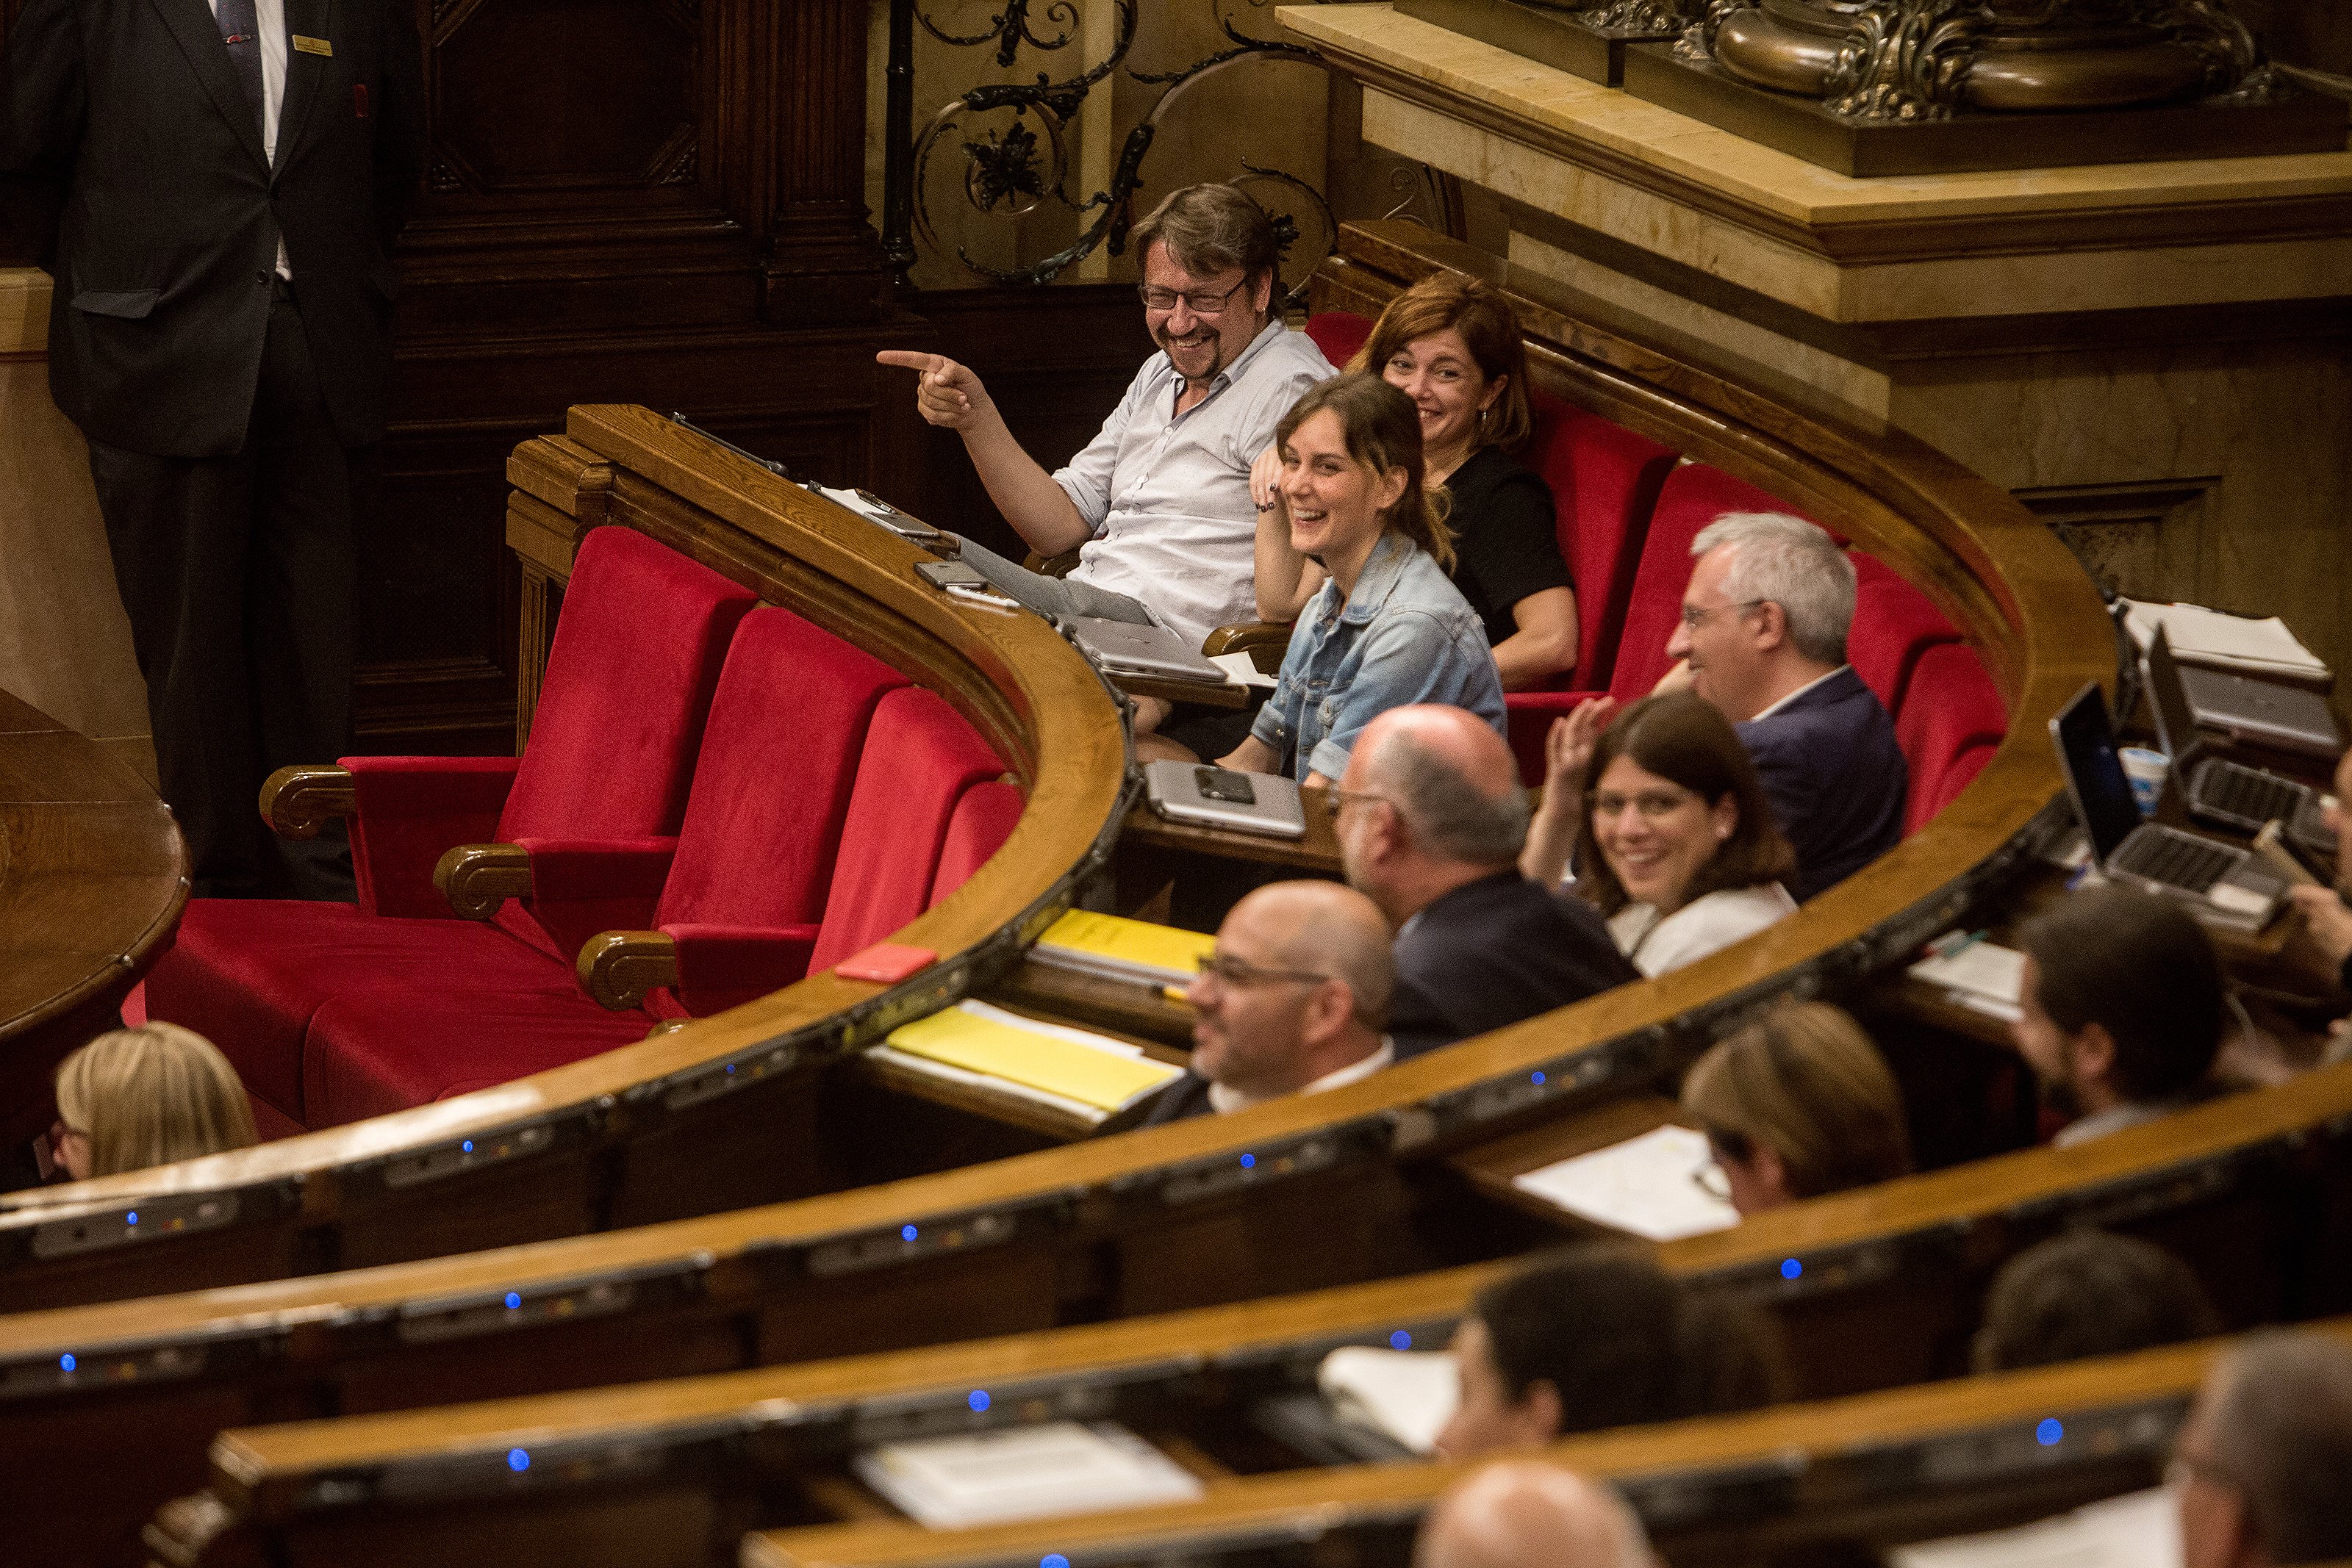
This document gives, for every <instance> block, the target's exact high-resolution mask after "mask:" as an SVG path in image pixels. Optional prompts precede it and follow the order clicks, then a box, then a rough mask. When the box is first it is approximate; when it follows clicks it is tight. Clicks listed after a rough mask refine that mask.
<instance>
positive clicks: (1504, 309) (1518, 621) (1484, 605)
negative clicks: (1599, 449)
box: [1250, 273, 1576, 691]
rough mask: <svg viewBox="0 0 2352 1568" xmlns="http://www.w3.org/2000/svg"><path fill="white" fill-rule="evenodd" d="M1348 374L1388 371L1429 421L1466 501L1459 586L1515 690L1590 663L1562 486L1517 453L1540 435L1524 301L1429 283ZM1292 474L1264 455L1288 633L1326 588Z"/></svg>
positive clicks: (1269, 607) (1269, 530) (1260, 498)
mask: <svg viewBox="0 0 2352 1568" xmlns="http://www.w3.org/2000/svg"><path fill="white" fill-rule="evenodd" d="M1348 368H1349V370H1351V371H1373V372H1376V373H1378V374H1379V375H1380V376H1381V379H1383V380H1384V381H1386V382H1389V383H1390V384H1391V385H1392V386H1395V387H1398V388H1400V389H1402V391H1403V392H1405V394H1406V395H1407V396H1409V397H1411V398H1412V400H1413V402H1414V404H1415V406H1416V407H1418V408H1419V409H1420V411H1421V434H1422V444H1423V450H1424V452H1425V453H1426V454H1427V462H1428V471H1429V478H1430V481H1431V482H1432V483H1433V485H1434V484H1443V485H1444V487H1445V490H1446V491H1447V492H1449V493H1450V494H1451V497H1452V504H1451V509H1450V511H1449V512H1448V514H1447V522H1448V524H1449V525H1450V526H1451V527H1452V528H1453V529H1454V549H1455V551H1456V553H1457V559H1456V561H1455V564H1454V571H1453V577H1454V586H1456V587H1457V588H1459V589H1461V591H1462V596H1463V597H1464V598H1465V599H1467V600H1468V601H1470V608H1471V609H1473V610H1474V611H1475V612H1477V614H1478V619H1479V621H1480V622H1482V623H1483V624H1484V625H1485V627H1486V640H1487V642H1488V643H1492V644H1493V646H1494V653H1495V666H1496V672H1497V673H1498V674H1501V676H1502V678H1503V689H1504V690H1506V691H1527V690H1532V689H1535V688H1538V687H1541V686H1546V685H1550V684H1551V683H1552V681H1553V679H1554V678H1555V677H1556V676H1558V675H1559V674H1562V673H1564V672H1565V671H1567V670H1569V669H1570V668H1571V667H1572V666H1573V665H1574V664H1575V663H1576V595H1575V591H1574V587H1573V585H1572V584H1571V583H1570V580H1569V575H1568V563H1567V561H1566V560H1564V559H1561V556H1560V553H1559V535H1558V533H1557V531H1556V529H1555V527H1554V523H1553V513H1552V497H1551V487H1550V486H1548V485H1546V484H1545V483H1544V482H1543V480H1542V478H1541V477H1540V476H1538V475H1536V474H1533V473H1531V472H1529V471H1528V469H1526V468H1523V467H1521V466H1520V465H1518V464H1517V463H1515V462H1513V461H1512V460H1511V458H1510V457H1509V456H1508V455H1507V454H1508V453H1510V452H1511V451H1513V450H1515V449H1517V447H1518V446H1520V445H1521V444H1524V443H1525V442H1526V440H1527V438H1528V434H1530V433H1531V431H1532V430H1533V427H1534V419H1533V416H1532V415H1531V414H1530V413H1529V412H1528V394H1527V351H1526V349H1525V347H1524V345H1523V344H1522V342H1521V340H1520V337H1519V326H1518V321H1517V319H1516V318H1515V317H1514V316H1513V315H1512V313H1511V307H1510V303H1509V302H1508V301H1507V300H1506V299H1504V298H1502V297H1501V296H1500V295H1498V294H1496V293H1495V292H1494V290H1492V289H1490V288H1488V287H1486V285H1484V284H1482V283H1479V282H1477V281H1475V279H1472V278H1467V277H1462V276H1460V275H1459V274H1455V273H1439V274H1437V275H1436V276H1434V277H1428V278H1424V279H1423V280H1422V281H1421V282H1419V283H1417V284H1415V285H1413V286H1412V287H1411V288H1408V289H1406V290H1405V291H1404V292H1403V293H1402V294H1400V295H1399V296H1397V298H1395V299H1393V300H1391V301H1390V303H1389V308H1387V309H1386V310H1384V311H1382V312H1381V319H1380V321H1379V322H1378V324H1376V325H1375V326H1374V327H1373V328H1372V335H1371V337H1370V339H1369V340H1367V341H1366V342H1365V344H1364V347H1363V350H1362V351H1361V352H1360V353H1359V354H1358V355H1357V356H1356V357H1355V359H1353V360H1352V361H1349V365H1348ZM1268 456H1269V457H1270V456H1271V454H1269V455H1268ZM1278 473H1279V465H1278V464H1276V463H1269V462H1268V461H1267V460H1266V459H1265V458H1261V459H1260V460H1259V462H1258V464H1257V465H1256V466H1255V467H1254V468H1253V469H1252V470H1251V475H1250V480H1251V489H1252V491H1253V492H1254V493H1255V498H1256V500H1257V502H1258V504H1259V510H1258V528H1257V608H1258V614H1259V615H1260V616H1261V617H1262V618H1263V619H1265V620H1267V621H1282V622H1287V621H1295V620H1297V617H1298V612H1299V610H1300V608H1301V607H1302V606H1303V605H1304V604H1305V603H1306V602H1307V600H1308V599H1310V598H1312V597H1313V596H1314V593H1315V591H1316V590H1317V589H1318V588H1319V587H1321V586H1322V583H1323V570H1322V568H1321V567H1320V566H1319V565H1318V564H1317V563H1315V562H1314V561H1311V560H1309V559H1307V557H1305V556H1302V555H1300V554H1298V553H1297V551H1295V550H1293V549H1291V548H1290V530H1289V523H1288V518H1287V517H1286V515H1285V514H1284V512H1283V510H1282V507H1281V500H1280V495H1279V492H1278V490H1277V489H1276V485H1275V478H1276V476H1277V475H1278Z"/></svg>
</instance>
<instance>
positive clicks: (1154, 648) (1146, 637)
mask: <svg viewBox="0 0 2352 1568" xmlns="http://www.w3.org/2000/svg"><path fill="white" fill-rule="evenodd" d="M1061 622H1062V624H1063V625H1064V626H1066V627H1067V628H1068V629H1069V632H1070V635H1071V636H1072V637H1074V638H1076V640H1077V644H1078V647H1079V649H1080V651H1082V652H1083V653H1085V654H1086V655H1087V657H1088V658H1090V659H1092V660H1093V661H1094V662H1095V663H1096V664H1099V665H1101V666H1102V668H1103V670H1104V671H1105V672H1106V673H1107V674H1121V675H1157V676H1158V677H1160V679H1161V680H1167V681H1204V682H1207V683H1209V684H1211V685H1220V686H1221V685H1224V684H1225V683H1226V680H1227V678H1228V677H1227V676H1226V674H1225V672H1224V671H1223V670H1221V669H1219V668H1217V666H1216V665H1214V664H1211V663H1210V662H1209V660H1208V658H1207V656H1206V655H1204V654H1203V653H1202V652H1201V650H1199V649H1198V648H1194V647H1191V646H1188V645H1187V644H1186V643H1185V641H1184V639H1183V638H1181V637H1180V636H1178V635H1177V634H1176V633H1175V632H1171V631H1170V630H1168V628H1167V627H1165V626H1139V625H1137V624H1135V623H1134V622H1129V621H1105V620H1101V619H1099V618H1098V617H1096V616H1092V615H1065V616H1063V617H1062V618H1061Z"/></svg>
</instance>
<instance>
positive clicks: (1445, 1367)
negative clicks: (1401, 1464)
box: [1315, 1344, 1462, 1454]
mask: <svg viewBox="0 0 2352 1568" xmlns="http://www.w3.org/2000/svg"><path fill="white" fill-rule="evenodd" d="M1315 1385H1316V1386H1317V1387H1318V1388H1320V1389H1321V1390H1322V1391H1323V1397H1324V1398H1326V1399H1328V1400H1329V1401H1330V1402H1331V1407H1332V1409H1334V1410H1335V1411H1337V1412H1338V1413H1339V1415H1340V1416H1342V1417H1343V1418H1345V1419H1347V1420H1350V1421H1353V1422H1356V1423H1357V1424H1358V1425H1360V1426H1364V1427H1370V1428H1371V1429H1372V1430H1373V1431H1375V1432H1381V1433H1385V1434H1386V1435H1388V1436H1389V1437H1394V1438H1395V1439H1396V1440H1397V1441H1398V1442H1400V1443H1402V1444H1403V1445H1404V1446H1405V1447H1406V1448H1411V1449H1412V1451H1413V1452H1414V1453H1416V1454H1426V1453H1429V1452H1430V1451H1432V1450H1433V1449H1434V1448H1436V1447H1437V1434H1438V1433H1440V1432H1442V1431H1444V1430H1445V1424H1446V1423H1447V1422H1448V1421H1451V1420H1453V1419H1454V1408H1455V1406H1458V1405H1460V1404H1461V1403H1462V1373H1461V1369H1460V1367H1459V1366H1457V1365H1456V1364H1455V1363H1454V1353H1453V1352H1452V1351H1444V1350H1441V1351H1426V1350H1381V1349H1380V1348H1378V1347H1377V1346H1374V1345H1368V1344H1347V1345H1341V1346H1340V1347H1339V1349H1338V1350H1335V1351H1333V1352H1332V1353H1331V1354H1328V1355H1327V1356H1325V1357H1324V1358H1323V1364H1322V1366H1321V1367H1319V1368H1318V1369H1317V1371H1316V1374H1315Z"/></svg>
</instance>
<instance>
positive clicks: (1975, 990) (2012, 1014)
mask: <svg viewBox="0 0 2352 1568" xmlns="http://www.w3.org/2000/svg"><path fill="white" fill-rule="evenodd" d="M1910 972H1911V975H1912V977H1913V978H1915V979H1920V980H1925V981H1927V983H1928V984H1929V985H1931V986H1941V987H1943V988H1945V989H1946V990H1948V991H1949V992H1951V993H1952V1000H1954V1001H1955V1002H1958V1004H1959V1005H1960V1006H1962V1007H1964V1008H1971V1009H1975V1010H1976V1011H1978V1012H1980V1013H1984V1014H1986V1015H1988V1016H1989V1017H1991V1018H1997V1019H2001V1020H2003V1021H2004V1022H2008V1023H2015V1022H2016V1021H2017V1020H2018V1019H2020V1018H2021V1017H2023V1016H2024V1015H2023V1013H2022V1011H2021V1009H2020V1005H2019V1004H2020V998H2021V997H2022V996H2023V995H2024V991H2025V955H2024V954H2022V953H2021V952H2019V951H2018V950H2017V949H2016V948H2014V947H2003V946H1998V945H1996V944H1994V943H1991V942H1971V943H1969V945H1968V946H1965V947H1962V948H1960V949H1959V950H1958V952H1955V953H1952V954H1949V955H1945V954H1937V955H1934V956H1929V957H1926V958H1922V959H1920V960H1919V962H1917V963H1916V964H1914V965H1912V966H1911V971H1910Z"/></svg>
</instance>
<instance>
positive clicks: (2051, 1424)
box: [2033, 1416, 2066, 1448]
mask: <svg viewBox="0 0 2352 1568" xmlns="http://www.w3.org/2000/svg"><path fill="white" fill-rule="evenodd" d="M2065 1435H2066V1428H2065V1427H2062V1426H2060V1425H2059V1424H2058V1417H2057V1416H2047V1417H2045V1418H2044V1419H2043V1421H2042V1425H2040V1426H2039V1427H2035V1428H2033V1440H2034V1441H2035V1442H2037V1443H2039V1444H2041V1445H2042V1447H2043V1448H2056V1447H2057V1446H2058V1439H2059V1438H2061V1437H2064V1436H2065Z"/></svg>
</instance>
